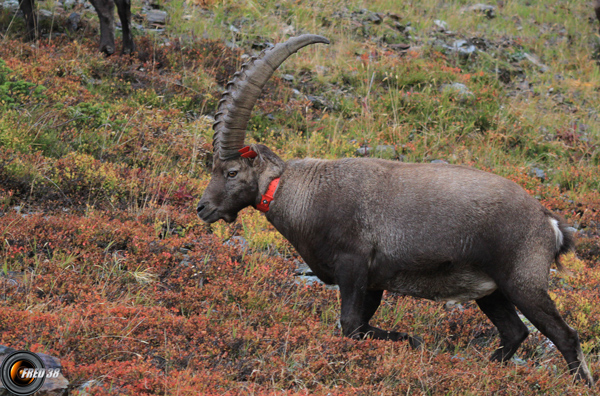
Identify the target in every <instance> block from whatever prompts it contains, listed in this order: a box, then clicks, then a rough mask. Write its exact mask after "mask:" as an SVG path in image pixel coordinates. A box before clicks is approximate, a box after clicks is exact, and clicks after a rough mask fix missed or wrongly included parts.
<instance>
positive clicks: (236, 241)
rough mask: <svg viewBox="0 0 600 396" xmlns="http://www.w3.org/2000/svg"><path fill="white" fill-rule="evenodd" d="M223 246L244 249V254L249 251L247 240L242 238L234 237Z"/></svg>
mask: <svg viewBox="0 0 600 396" xmlns="http://www.w3.org/2000/svg"><path fill="white" fill-rule="evenodd" d="M223 246H229V247H239V248H240V249H242V252H245V251H246V250H248V241H247V240H246V238H244V237H241V236H232V237H231V238H229V239H228V240H227V241H225V242H224V243H223Z"/></svg>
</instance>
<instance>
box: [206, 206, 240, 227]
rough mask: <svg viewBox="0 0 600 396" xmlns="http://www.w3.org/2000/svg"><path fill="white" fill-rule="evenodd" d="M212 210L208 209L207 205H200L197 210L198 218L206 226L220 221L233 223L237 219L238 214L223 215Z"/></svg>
mask: <svg viewBox="0 0 600 396" xmlns="http://www.w3.org/2000/svg"><path fill="white" fill-rule="evenodd" d="M210 209H211V208H209V207H206V206H205V205H198V208H197V209H196V211H197V213H198V217H199V218H200V220H202V221H203V222H205V223H206V224H212V223H214V222H216V221H219V220H224V221H225V222H227V223H233V222H234V221H235V220H236V219H237V214H235V215H230V214H221V213H219V211H218V210H217V209H212V210H210Z"/></svg>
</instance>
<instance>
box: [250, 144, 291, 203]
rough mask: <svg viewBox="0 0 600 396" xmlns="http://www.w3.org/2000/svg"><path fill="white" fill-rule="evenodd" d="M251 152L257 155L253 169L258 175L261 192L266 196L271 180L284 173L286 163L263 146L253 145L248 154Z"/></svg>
mask: <svg viewBox="0 0 600 396" xmlns="http://www.w3.org/2000/svg"><path fill="white" fill-rule="evenodd" d="M250 151H252V152H254V153H255V154H256V157H254V161H253V163H252V167H253V168H254V170H255V172H256V173H257V174H258V188H259V191H261V193H263V194H264V192H265V191H266V190H267V187H268V186H269V183H270V182H271V180H273V179H275V178H276V177H279V176H281V174H282V173H283V169H284V167H285V162H283V160H282V159H281V158H279V157H278V156H277V154H275V153H274V152H272V151H271V150H270V149H269V148H268V147H267V146H265V145H263V144H253V145H251V146H250V149H249V150H248V152H250Z"/></svg>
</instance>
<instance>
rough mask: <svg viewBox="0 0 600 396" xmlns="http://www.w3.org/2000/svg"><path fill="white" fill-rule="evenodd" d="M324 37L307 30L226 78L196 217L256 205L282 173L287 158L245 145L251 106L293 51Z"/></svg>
mask: <svg viewBox="0 0 600 396" xmlns="http://www.w3.org/2000/svg"><path fill="white" fill-rule="evenodd" d="M314 43H326V44H328V43H329V40H327V39H326V38H325V37H322V36H317V35H313V34H305V35H302V36H299V37H294V38H292V39H290V40H288V41H287V42H285V43H281V44H277V45H276V46H274V47H273V48H271V49H269V50H267V51H265V52H264V53H263V54H261V56H260V57H258V58H256V57H252V58H251V59H250V61H248V62H247V63H245V64H244V65H242V68H241V70H240V71H239V72H237V73H235V74H234V78H233V80H232V81H230V82H229V83H227V87H226V90H225V93H223V97H222V98H221V101H220V102H219V106H218V108H217V113H216V114H215V123H214V125H213V129H214V131H215V133H214V135H213V151H214V162H213V170H212V178H211V181H210V183H209V184H208V187H207V188H206V190H205V191H204V194H203V195H202V199H201V200H200V203H199V204H198V208H197V210H198V216H200V218H201V219H202V220H204V221H205V222H207V223H213V222H215V221H217V220H220V219H223V220H225V221H227V222H233V221H235V219H236V217H237V214H238V212H239V211H240V210H242V209H243V208H245V207H247V206H250V205H255V206H256V205H257V204H258V203H259V201H260V199H261V195H260V194H262V193H264V192H265V191H266V189H267V186H268V185H269V183H270V182H271V181H272V180H273V179H275V178H277V177H279V175H281V173H282V172H283V168H284V165H285V164H284V162H283V161H282V160H281V159H280V158H279V157H277V155H275V154H274V153H273V152H272V151H271V150H269V149H268V148H267V147H266V146H263V145H252V146H245V144H244V139H245V136H246V126H247V125H248V120H249V119H250V114H251V112H252V109H253V107H254V105H255V103H256V101H257V99H258V97H259V95H260V93H261V92H262V89H263V87H264V85H265V84H266V83H267V81H268V80H269V78H270V77H271V75H272V74H273V72H274V71H275V70H276V69H277V68H278V67H279V65H281V64H282V63H283V61H285V60H286V59H287V58H288V57H289V56H290V55H292V54H293V53H295V52H296V51H298V50H299V49H300V48H302V47H305V46H307V45H309V44H314Z"/></svg>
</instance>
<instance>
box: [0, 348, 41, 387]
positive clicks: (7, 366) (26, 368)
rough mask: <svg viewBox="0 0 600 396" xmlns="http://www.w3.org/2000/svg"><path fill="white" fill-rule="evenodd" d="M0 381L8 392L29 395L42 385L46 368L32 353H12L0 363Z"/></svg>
mask: <svg viewBox="0 0 600 396" xmlns="http://www.w3.org/2000/svg"><path fill="white" fill-rule="evenodd" d="M0 379H1V380H2V383H3V384H4V387H5V388H6V390H8V391H9V392H12V393H14V394H15V395H19V396H21V395H31V394H33V393H35V392H37V391H38V390H39V389H40V388H41V387H42V385H44V381H45V379H46V366H44V362H43V361H42V359H40V357H39V356H38V355H36V354H35V353H33V352H28V351H17V352H13V353H11V354H10V355H8V356H7V357H6V359H4V361H3V362H2V366H1V367H0Z"/></svg>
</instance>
